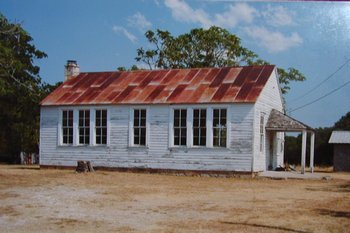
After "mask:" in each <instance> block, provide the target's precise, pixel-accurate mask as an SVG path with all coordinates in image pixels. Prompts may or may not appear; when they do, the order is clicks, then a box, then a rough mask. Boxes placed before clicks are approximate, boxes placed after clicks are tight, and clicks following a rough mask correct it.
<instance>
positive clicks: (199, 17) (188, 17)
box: [165, 0, 213, 28]
mask: <svg viewBox="0 0 350 233" xmlns="http://www.w3.org/2000/svg"><path fill="white" fill-rule="evenodd" d="M165 5H166V6H167V7H168V8H170V9H171V14H172V16H173V17H174V18H175V19H176V20H178V21H180V22H190V23H200V24H201V25H202V26H203V27H205V28H208V27H210V26H211V25H213V23H212V22H211V20H210V19H209V15H208V14H207V13H206V12H205V11H204V10H202V9H197V10H194V9H192V8H191V7H190V6H189V5H188V4H187V3H186V2H185V1H182V0H165Z"/></svg>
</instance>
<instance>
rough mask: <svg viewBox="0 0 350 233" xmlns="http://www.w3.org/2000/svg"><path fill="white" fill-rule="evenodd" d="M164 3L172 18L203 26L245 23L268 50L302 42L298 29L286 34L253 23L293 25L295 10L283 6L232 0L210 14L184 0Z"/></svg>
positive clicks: (289, 46)
mask: <svg viewBox="0 0 350 233" xmlns="http://www.w3.org/2000/svg"><path fill="white" fill-rule="evenodd" d="M165 5H166V6H167V7H168V8H169V9H170V10H171V14H172V16H173V18H174V19H175V20H177V21H180V22H187V23H198V24H200V25H201V26H202V27H204V28H208V27H210V26H212V25H217V26H220V27H223V28H234V27H236V26H239V25H240V24H241V23H244V24H245V25H246V27H245V28H244V31H245V33H246V34H247V35H248V36H250V37H251V38H253V39H254V40H255V41H257V43H259V44H260V45H261V46H263V47H265V48H266V49H267V50H268V51H269V52H271V53H276V52H282V51H286V50H288V49H290V48H293V47H296V46H299V45H301V44H302V43H303V39H302V38H301V37H300V36H299V34H298V33H297V32H293V33H291V34H290V35H285V34H283V33H281V32H278V31H270V30H268V29H267V28H265V27H258V26H253V25H254V24H255V23H256V21H257V20H259V21H260V23H265V24H268V25H270V26H275V27H280V26H291V25H294V24H295V22H294V20H293V17H294V13H293V12H290V11H289V10H288V9H287V8H285V7H283V6H276V7H272V6H270V5H269V6H267V8H266V9H264V11H263V12H258V10H257V9H255V8H254V7H252V6H250V5H249V4H247V3H235V4H231V5H229V6H228V8H227V10H225V11H223V12H221V13H217V14H215V15H210V14H208V13H207V12H206V11H204V10H203V9H200V8H199V9H193V8H192V7H191V6H190V5H189V4H187V3H186V2H185V1H184V0H165Z"/></svg>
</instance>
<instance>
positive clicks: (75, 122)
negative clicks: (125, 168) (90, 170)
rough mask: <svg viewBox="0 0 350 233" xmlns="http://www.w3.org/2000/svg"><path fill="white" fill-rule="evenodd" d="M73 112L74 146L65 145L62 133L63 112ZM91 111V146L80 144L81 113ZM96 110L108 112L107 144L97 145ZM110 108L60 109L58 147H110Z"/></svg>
mask: <svg viewBox="0 0 350 233" xmlns="http://www.w3.org/2000/svg"><path fill="white" fill-rule="evenodd" d="M65 110H72V111H73V144H63V132H62V117H63V111H65ZM80 110H89V111H90V142H89V144H79V111H80ZM96 110H107V144H96V131H95V121H96V115H95V113H96ZM110 112H111V109H110V107H98V108H94V107H75V108H73V107H62V108H59V119H58V126H57V127H58V135H57V139H58V146H101V147H105V146H109V145H110Z"/></svg>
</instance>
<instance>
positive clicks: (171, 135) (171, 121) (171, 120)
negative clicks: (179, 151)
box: [169, 106, 193, 148]
mask: <svg viewBox="0 0 350 233" xmlns="http://www.w3.org/2000/svg"><path fill="white" fill-rule="evenodd" d="M169 110H170V112H169V147H180V148H181V147H182V148H186V147H189V145H190V144H191V140H190V139H189V135H191V134H190V132H188V131H189V129H190V128H191V124H190V122H189V118H190V116H192V114H190V113H189V111H190V108H188V107H184V106H177V107H170V108H169ZM175 110H186V145H175V144H174V112H175ZM192 111H193V110H192Z"/></svg>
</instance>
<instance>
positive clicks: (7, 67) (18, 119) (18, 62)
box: [0, 14, 48, 159]
mask: <svg viewBox="0 0 350 233" xmlns="http://www.w3.org/2000/svg"><path fill="white" fill-rule="evenodd" d="M32 41H33V38H32V37H31V36H30V35H29V34H28V33H27V32H26V31H25V30H24V29H23V28H22V27H21V25H20V24H18V23H11V22H9V21H8V20H7V19H6V17H5V16H4V15H2V14H0V155H1V157H2V158H0V159H4V157H5V156H7V157H10V158H11V159H14V158H16V156H18V155H19V153H20V152H21V151H25V152H37V151H38V141H39V139H38V138H39V136H38V135H39V134H38V129H39V105H38V103H39V101H40V100H41V99H42V98H43V96H45V95H46V94H47V93H46V91H47V90H48V87H44V85H43V84H42V83H41V79H40V77H39V70H40V68H39V67H38V66H36V65H34V61H35V60H37V59H41V58H44V57H46V56H47V55H46V54H45V53H44V52H42V51H40V50H38V49H36V47H35V46H34V45H33V43H32Z"/></svg>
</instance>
